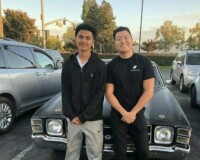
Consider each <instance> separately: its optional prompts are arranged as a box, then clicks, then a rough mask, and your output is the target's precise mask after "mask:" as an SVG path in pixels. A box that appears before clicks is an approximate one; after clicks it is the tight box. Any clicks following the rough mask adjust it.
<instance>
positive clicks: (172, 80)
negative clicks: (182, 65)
mask: <svg viewBox="0 0 200 160" xmlns="http://www.w3.org/2000/svg"><path fill="white" fill-rule="evenodd" d="M170 80H171V84H176V81H175V80H174V79H173V71H171V73H170Z"/></svg>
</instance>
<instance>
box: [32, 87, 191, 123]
mask: <svg viewBox="0 0 200 160" xmlns="http://www.w3.org/2000/svg"><path fill="white" fill-rule="evenodd" d="M110 111H111V107H110V104H109V103H108V102H107V100H106V99H105V98H104V109H103V115H104V118H105V119H109V117H110ZM60 116H63V114H62V103H61V94H60V93H59V94H57V95H56V96H54V97H53V98H52V99H51V100H50V101H48V102H46V103H45V104H44V105H43V106H42V107H41V108H39V109H38V110H37V111H36V112H35V114H34V115H33V117H38V118H53V117H57V118H58V117H60ZM145 117H146V121H147V123H148V124H155V125H166V124H170V125H175V126H181V125H184V126H189V122H188V120H187V117H186V116H185V114H184V112H183V111H182V109H181V107H180V105H179V104H178V102H177V101H176V99H175V98H174V96H173V95H172V93H171V92H170V91H169V90H168V88H166V87H155V89H154V96H153V98H152V100H151V101H150V102H149V103H148V104H147V105H146V107H145Z"/></svg>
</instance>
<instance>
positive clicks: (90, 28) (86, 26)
mask: <svg viewBox="0 0 200 160" xmlns="http://www.w3.org/2000/svg"><path fill="white" fill-rule="evenodd" d="M80 30H87V31H90V32H92V35H93V38H94V39H96V34H97V31H96V29H95V28H94V27H93V26H92V25H91V24H88V23H81V24H79V25H78V26H77V27H76V30H75V36H77V34H78V32H79V31H80Z"/></svg>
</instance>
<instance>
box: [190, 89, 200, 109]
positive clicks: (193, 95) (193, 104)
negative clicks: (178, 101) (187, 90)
mask: <svg viewBox="0 0 200 160" xmlns="http://www.w3.org/2000/svg"><path fill="white" fill-rule="evenodd" d="M190 97H191V101H190V104H191V107H192V108H198V107H200V106H199V105H198V104H197V91H196V87H195V86H194V87H192V89H191V95H190Z"/></svg>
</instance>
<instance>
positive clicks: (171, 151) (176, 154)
mask: <svg viewBox="0 0 200 160" xmlns="http://www.w3.org/2000/svg"><path fill="white" fill-rule="evenodd" d="M32 139H33V140H34V142H35V144H36V145H37V146H38V147H40V148H51V149H56V150H66V148H67V139H66V138H60V137H50V136H47V135H34V134H32ZM149 150H150V158H153V159H163V160H164V159H176V160H184V159H185V158H187V156H188V154H189V152H190V147H189V148H188V149H184V148H180V147H176V146H173V147H165V146H152V145H150V146H149ZM103 151H104V153H113V152H114V148H113V145H112V144H105V145H104V150H103ZM127 152H128V153H132V152H133V150H132V148H127Z"/></svg>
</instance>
